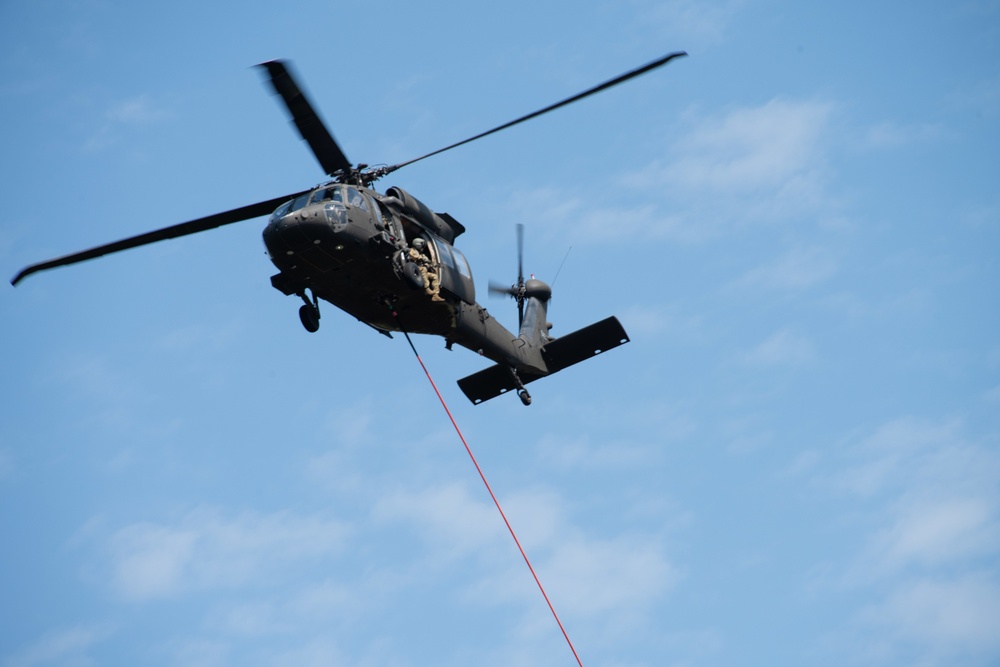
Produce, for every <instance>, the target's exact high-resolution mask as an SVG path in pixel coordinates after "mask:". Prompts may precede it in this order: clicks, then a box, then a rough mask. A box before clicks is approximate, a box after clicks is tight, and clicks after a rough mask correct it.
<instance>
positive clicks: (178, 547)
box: [108, 509, 350, 600]
mask: <svg viewBox="0 0 1000 667" xmlns="http://www.w3.org/2000/svg"><path fill="white" fill-rule="evenodd" d="M349 534H350V529H349V528H348V527H347V526H346V525H345V524H343V523H342V522H340V521H337V520H336V519H331V518H328V517H323V516H318V515H310V516H299V515H296V514H293V513H291V512H276V513H271V514H263V513H257V512H244V513H242V514H239V515H236V516H231V517H229V516H225V515H224V514H223V513H222V512H220V511H217V510H213V509H198V510H194V511H192V512H189V513H188V514H186V515H184V516H183V517H181V518H180V519H179V520H178V521H176V522H173V523H153V522H148V521H144V522H139V523H134V524H131V525H128V526H125V527H124V528H121V529H119V530H117V531H116V532H115V533H114V534H113V535H112V536H111V538H110V543H109V545H108V551H109V552H110V561H109V564H108V567H109V569H110V572H109V573H108V577H109V580H110V584H111V585H112V587H113V588H114V589H115V590H116V591H117V592H118V594H119V595H121V596H122V597H124V598H126V599H129V600H146V599H155V598H169V597H175V596H178V595H181V594H183V593H186V592H190V591H196V590H204V589H213V588H239V587H244V586H257V585H261V584H263V583H267V582H270V581H272V580H273V578H274V577H275V576H276V573H277V572H281V571H282V569H283V568H288V567H292V566H295V565H301V564H302V563H305V562H311V561H313V560H315V559H316V558H319V557H324V556H329V555H331V554H335V553H337V552H339V551H341V550H342V549H343V548H344V547H345V541H346V539H347V537H348V535H349Z"/></svg>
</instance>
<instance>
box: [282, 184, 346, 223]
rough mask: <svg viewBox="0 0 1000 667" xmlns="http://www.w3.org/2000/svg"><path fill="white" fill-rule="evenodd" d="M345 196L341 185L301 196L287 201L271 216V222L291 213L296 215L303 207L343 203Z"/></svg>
mask: <svg viewBox="0 0 1000 667" xmlns="http://www.w3.org/2000/svg"><path fill="white" fill-rule="evenodd" d="M343 201H344V194H343V191H342V189H341V187H340V186H339V185H331V186H329V187H326V188H322V189H320V190H315V191H313V192H307V193H305V194H302V195H299V196H298V197H296V198H295V199H293V200H291V201H287V202H285V203H284V204H282V205H281V206H279V207H278V208H277V210H275V212H274V213H272V214H271V220H279V219H281V218H283V217H285V216H286V215H288V214H289V213H294V212H295V211H297V210H299V209H300V208H302V207H303V206H308V205H309V204H319V203H323V202H340V203H343Z"/></svg>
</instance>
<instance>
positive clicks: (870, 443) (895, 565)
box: [837, 418, 1000, 665]
mask: <svg viewBox="0 0 1000 667" xmlns="http://www.w3.org/2000/svg"><path fill="white" fill-rule="evenodd" d="M965 430H966V427H965V425H964V423H963V422H962V421H960V420H948V421H943V422H934V421H930V420H926V419H918V418H902V419H897V420H893V421H890V422H887V423H885V424H883V425H881V426H879V427H878V428H876V429H875V430H874V431H873V432H872V433H871V434H870V435H868V436H866V437H863V438H860V439H859V440H858V442H857V444H855V445H853V446H851V447H849V448H848V452H849V455H850V456H851V458H855V459H859V460H860V461H859V462H858V463H856V464H855V465H852V466H851V467H850V468H849V469H848V470H847V471H846V472H845V473H844V474H843V475H842V476H841V478H840V479H839V480H837V486H838V487H839V488H840V489H842V490H844V491H847V492H848V493H849V494H851V495H853V496H854V497H855V498H856V499H857V500H858V501H859V502H860V507H859V508H857V509H855V510H853V511H852V514H853V515H854V516H855V517H857V516H858V515H859V514H860V515H861V516H866V517H867V519H866V520H864V521H863V522H862V525H866V526H868V527H869V528H868V530H867V533H866V534H865V535H864V540H863V545H862V548H861V549H860V551H859V552H858V554H857V556H856V559H855V561H854V562H853V563H852V564H851V565H850V566H849V568H848V571H847V572H845V577H844V580H843V581H844V583H845V584H846V585H847V586H848V588H850V589H858V588H861V589H864V590H867V591H869V592H870V593H871V594H873V595H874V597H875V599H876V600H878V601H877V602H875V603H873V604H870V605H867V606H866V607H865V608H864V609H862V610H861V611H860V612H859V613H858V620H859V621H860V627H861V628H863V629H862V630H861V631H860V632H861V633H862V634H863V635H865V637H867V641H868V642H869V644H870V646H872V647H874V646H875V645H878V647H879V648H878V651H879V652H882V653H885V654H892V655H897V656H898V655H903V654H913V655H920V656H922V659H923V660H924V663H925V664H928V665H948V664H955V662H956V661H960V660H961V659H963V658H966V659H973V660H977V661H978V660H983V659H986V660H987V662H988V660H989V656H993V657H994V658H997V657H1000V635H998V634H997V632H996V628H997V627H1000V578H998V572H997V571H996V570H992V569H984V567H983V566H984V564H985V563H988V562H990V561H991V560H994V559H995V558H996V557H997V555H1000V487H998V486H997V480H998V479H1000V455H998V454H997V452H996V451H994V450H993V449H992V448H990V447H988V446H986V445H985V444H983V443H981V442H976V441H975V440H972V439H970V438H969V437H968V436H967V435H966V434H965ZM854 521H855V522H857V521H858V519H857V518H855V520H854ZM865 629H867V630H868V631H871V632H872V634H867V633H866V630H865ZM876 637H877V638H876ZM863 641H864V640H863ZM871 650H875V649H874V648H872V649H871ZM966 664H968V663H966ZM977 664H986V663H977Z"/></svg>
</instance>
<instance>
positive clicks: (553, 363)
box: [542, 317, 628, 374]
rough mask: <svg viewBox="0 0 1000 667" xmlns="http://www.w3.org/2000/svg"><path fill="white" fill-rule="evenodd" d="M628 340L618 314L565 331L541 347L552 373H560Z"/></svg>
mask: <svg viewBox="0 0 1000 667" xmlns="http://www.w3.org/2000/svg"><path fill="white" fill-rule="evenodd" d="M627 342H628V334H627V333H625V328H624V327H622V325H621V322H619V321H618V318H617V317H609V318H608V319H606V320H601V321H600V322H595V323H594V324H591V325H590V326H589V327H584V328H582V329H579V330H577V331H574V332H573V333H571V334H566V335H565V336H561V337H560V338H556V339H555V340H554V341H552V342H551V343H549V344H548V345H546V346H545V347H544V348H542V357H544V358H545V363H546V365H548V367H549V373H550V374H551V373H558V372H559V371H561V370H562V369H564V368H567V367H569V366H572V365H573V364H578V363H580V362H581V361H586V360H587V359H590V358H591V357H596V356H597V355H599V354H600V353H601V352H606V351H608V350H610V349H612V348H616V347H618V346H619V345H624V344H625V343H627Z"/></svg>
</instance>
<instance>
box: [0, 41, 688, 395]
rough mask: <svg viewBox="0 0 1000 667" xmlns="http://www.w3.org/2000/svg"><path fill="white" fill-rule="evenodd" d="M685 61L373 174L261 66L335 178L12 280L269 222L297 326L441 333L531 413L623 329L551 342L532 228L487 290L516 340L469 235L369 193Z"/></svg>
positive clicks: (277, 67) (475, 388) (402, 196)
mask: <svg viewBox="0 0 1000 667" xmlns="http://www.w3.org/2000/svg"><path fill="white" fill-rule="evenodd" d="M685 55H687V54H686V53H685V52H675V53H670V54H668V55H666V56H663V57H662V58H659V59H657V60H654V61H652V62H650V63H647V64H646V65H643V66H642V67H639V68H636V69H634V70H630V71H629V72H626V73H624V74H622V75H620V76H618V77H615V78H613V79H610V80H608V81H605V82H604V83H601V84H599V85H597V86H594V87H592V88H589V89H587V90H585V91H583V92H581V93H578V94H577V95H574V96H572V97H569V98H566V99H564V100H562V101H560V102H557V103H555V104H551V105H549V106H547V107H545V108H543V109H539V110H537V111H534V112H532V113H529V114H527V115H524V116H521V117H520V118H517V119H515V120H512V121H510V122H508V123H504V124H503V125H500V126H497V127H495V128H492V129H490V130H487V131H486V132H482V133H480V134H477V135H475V136H473V137H469V138H468V139H464V140H462V141H459V142H457V143H454V144H451V145H449V146H445V147H444V148H440V149H438V150H436V151H433V152H431V153H427V154H426V155H422V156H420V157H418V158H414V159H412V160H408V161H406V162H402V163H399V164H395V165H391V166H380V167H375V168H369V167H368V165H366V164H358V165H356V166H354V165H352V164H351V162H350V161H349V160H348V159H347V157H346V156H345V155H344V152H343V150H341V148H340V146H339V145H338V144H337V142H336V140H335V139H334V138H333V135H332V134H330V132H329V130H328V129H327V128H326V126H325V125H324V124H323V121H322V120H321V119H320V117H319V115H318V114H317V113H316V111H315V109H314V107H313V105H312V103H311V102H310V101H309V99H308V98H307V97H306V96H305V94H304V93H303V91H302V89H301V88H300V86H299V85H298V83H297V82H296V80H295V78H294V77H293V76H292V73H291V71H290V67H289V66H288V64H287V63H286V62H284V61H281V60H274V61H270V62H265V63H262V64H261V65H259V67H260V68H261V69H262V70H264V72H265V74H266V76H267V78H268V80H269V81H270V84H271V87H272V88H273V90H274V92H275V94H276V95H278V96H279V97H280V98H281V99H282V101H283V103H284V105H285V107H286V109H287V111H288V113H289V114H290V115H291V121H292V123H293V124H294V125H295V127H296V128H297V129H298V132H299V134H300V136H301V137H302V139H303V140H305V142H306V143H307V144H308V145H309V148H310V149H311V150H312V152H313V155H314V156H315V157H316V159H317V160H318V161H319V163H320V166H321V167H322V168H323V171H324V172H325V173H326V174H327V176H328V177H329V179H330V180H327V181H324V182H323V183H321V184H319V185H317V186H315V187H313V188H310V189H308V190H303V191H301V192H295V193H292V194H289V195H285V196H282V197H275V198H274V199H268V200H266V201H262V202H259V203H256V204H250V205H249V206H243V207H241V208H236V209H232V210H230V211H225V212H222V213H217V214H215V215H210V216H207V217H203V218H198V219H196V220H191V221H188V222H184V223H181V224H178V225H173V226H171V227H165V228H163V229H158V230H155V231H151V232H147V233H145V234H140V235H138V236H133V237H130V238H127V239H122V240H120V241H115V242H113V243H108V244H105V245H101V246H97V247H95V248H91V249H89V250H84V251H82V252H77V253H73V254H71V255H66V256H63V257H58V258H55V259H52V260H48V261H45V262H40V263H37V264H32V265H30V266H28V267H26V268H24V269H22V270H21V271H20V272H19V273H18V274H17V275H16V276H15V277H14V278H13V279H12V280H11V284H12V285H17V283H18V282H20V281H21V280H23V279H24V278H25V277H27V276H28V275H31V274H32V273H36V272H38V271H43V270H46V269H52V268H56V267H60V266H66V265H69V264H75V263H77V262H82V261H85V260H88V259H93V258H95V257H100V256H103V255H107V254H110V253H114V252H119V251H122V250H127V249H130V248H135V247H138V246H142V245H147V244H150V243H155V242H157V241H162V240H164V239H172V238H177V237H179V236H187V235H190V234H197V233H199V232H204V231H207V230H210V229H214V228H216V227H221V226H223V225H229V224H232V223H236V222H242V221H244V220H250V219H252V218H258V217H262V216H264V215H268V214H270V218H269V220H268V223H267V226H266V227H265V228H264V232H263V236H264V245H265V247H266V249H267V253H268V256H269V258H270V259H271V262H273V263H274V265H275V266H276V267H277V268H278V273H277V274H276V275H274V276H272V277H271V284H272V285H273V286H274V287H275V288H276V289H277V290H279V291H280V292H282V293H283V294H285V295H288V296H296V297H298V298H299V299H301V300H302V301H303V305H302V306H301V307H300V308H299V318H300V320H301V321H302V325H303V326H304V327H305V329H306V330H307V331H309V332H316V331H317V330H318V329H319V322H320V310H319V302H320V301H321V300H322V301H327V302H329V303H331V304H333V305H334V306H336V307H338V308H340V309H341V310H344V311H346V312H347V313H349V314H351V315H353V316H354V317H356V318H357V319H358V320H360V321H361V322H364V323H365V324H367V325H368V326H370V327H372V328H374V329H375V330H376V331H378V332H379V333H382V334H385V335H386V336H388V337H390V338H392V332H401V331H402V332H405V333H422V334H432V335H438V336H442V337H444V339H445V344H446V346H447V348H448V349H451V348H452V346H453V345H454V344H456V343H457V344H458V345H460V346H462V347H465V348H468V349H469V350H472V351H474V352H476V353H478V354H480V355H482V356H485V357H487V358H488V359H490V360H492V361H494V362H495V364H494V365H493V366H490V367H489V368H486V369H484V370H482V371H479V372H478V373H474V374H472V375H470V376H468V377H465V378H463V379H461V380H459V381H458V384H459V387H460V388H461V389H462V391H463V392H464V393H465V395H466V396H467V397H468V398H469V399H470V400H471V401H472V402H473V403H474V404H478V403H482V402H483V401H486V400H489V399H491V398H494V397H496V396H499V395H500V394H503V393H506V392H509V391H511V390H516V392H517V394H518V396H519V397H520V399H521V402H522V403H524V404H525V405H530V404H531V395H530V394H529V393H528V391H527V389H526V388H525V385H527V384H529V383H530V382H533V381H535V380H537V379H539V378H542V377H545V376H547V375H551V374H553V373H557V372H559V371H561V370H563V369H564V368H567V367H569V366H572V365H573V364H576V363H579V362H581V361H584V360H586V359H589V358H591V357H594V356H596V355H597V354H600V353H601V352H604V351H607V350H610V349H612V348H615V347H618V346H619V345H623V344H625V343H627V342H628V340H629V339H628V335H627V334H626V333H625V329H624V328H623V327H622V325H621V323H620V322H619V321H618V320H617V318H615V317H608V318H607V319H604V320H601V321H600V322H597V323H595V324H591V325H590V326H587V327H584V328H582V329H579V330H577V331H574V332H573V333H570V334H567V335H565V336H561V337H553V336H551V335H550V330H551V328H552V325H551V324H550V323H549V322H548V321H547V319H546V317H547V309H548V303H549V300H550V299H551V297H552V289H551V288H550V287H549V285H547V284H545V283H544V282H542V281H541V280H537V279H535V278H534V277H531V278H529V279H528V280H525V278H524V271H523V249H524V231H523V229H524V228H523V226H521V225H518V226H517V228H516V229H517V258H518V270H517V281H516V282H515V283H513V284H512V285H510V286H503V285H497V284H495V283H491V284H490V289H489V291H490V292H491V293H494V294H503V295H508V296H510V297H513V298H514V300H515V301H516V303H517V310H518V333H517V334H516V335H515V334H513V333H511V332H510V331H508V330H507V329H506V328H505V327H504V326H503V325H501V324H500V323H499V322H497V320H496V319H495V318H493V316H492V315H490V314H489V312H488V311H487V310H486V308H484V307H483V306H481V305H480V304H479V303H477V302H476V288H475V283H474V282H473V279H472V271H471V269H470V267H469V263H468V261H467V260H466V259H465V256H464V255H463V254H462V253H461V252H460V251H459V250H458V248H456V247H455V245H454V243H455V239H456V238H457V237H458V236H460V235H461V234H462V233H463V232H464V231H465V227H464V226H463V225H462V224H461V223H460V222H458V221H457V220H455V219H454V218H453V217H451V216H450V215H448V214H447V213H435V212H433V211H432V210H431V209H430V208H428V207H427V206H426V205H425V204H423V203H422V202H421V201H420V200H418V199H417V198H416V197H414V196H413V195H411V194H409V193H408V192H406V191H405V190H403V189H402V188H399V187H395V186H393V187H390V188H388V189H386V191H385V192H384V193H379V192H378V191H376V190H375V189H373V188H372V185H373V184H374V183H375V181H377V180H378V179H380V178H383V177H384V176H387V175H388V174H390V173H392V172H394V171H396V170H397V169H400V168H401V167H405V166H407V165H410V164H413V163H414V162H418V161H420V160H423V159H426V158H429V157H431V156H434V155H438V154H440V153H443V152H445V151H448V150H451V149H453V148H457V147H458V146H462V145H464V144H467V143H469V142H472V141H475V140H477V139H481V138H483V137H486V136H488V135H490V134H493V133H495V132H499V131H501V130H504V129H507V128H509V127H512V126H514V125H517V124H518V123H522V122H524V121H527V120H530V119H532V118H536V117H538V116H540V115H542V114H544V113H548V112H549V111H554V110H555V109H558V108H560V107H563V106H565V105H567V104H571V103H572V102H576V101H578V100H581V99H583V98H585V97H588V96H590V95H593V94H595V93H598V92H601V91H603V90H606V89H608V88H611V87H612V86H616V85H618V84H620V83H623V82H625V81H628V80H629V79H632V78H635V77H637V76H639V75H641V74H645V73H646V72H649V71H651V70H653V69H656V68H658V67H661V66H663V65H665V64H667V63H668V62H670V61H671V60H673V59H675V58H678V57H681V56H685Z"/></svg>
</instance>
